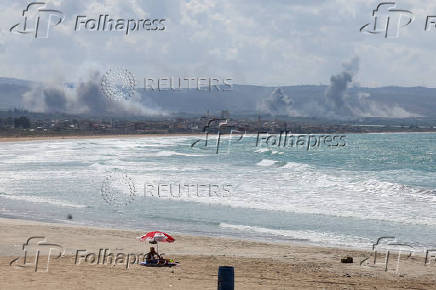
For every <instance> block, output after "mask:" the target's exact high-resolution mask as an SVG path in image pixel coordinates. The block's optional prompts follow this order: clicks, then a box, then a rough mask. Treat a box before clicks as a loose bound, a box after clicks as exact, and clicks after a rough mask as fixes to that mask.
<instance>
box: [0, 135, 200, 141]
mask: <svg viewBox="0 0 436 290" xmlns="http://www.w3.org/2000/svg"><path fill="white" fill-rule="evenodd" d="M202 135H203V134H195V133H187V134H122V135H64V136H62V135H59V136H55V135H53V136H25V137H23V136H20V137H9V136H7V137H5V136H0V143H1V142H23V141H56V140H77V139H123V138H145V137H180V136H182V137H183V136H188V137H189V136H202Z"/></svg>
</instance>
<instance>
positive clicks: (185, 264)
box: [0, 219, 436, 289]
mask: <svg viewBox="0 0 436 290" xmlns="http://www.w3.org/2000/svg"><path fill="white" fill-rule="evenodd" d="M0 232H1V233H2V234H1V237H0V285H1V287H0V288H2V289H25V288H32V289H61V288H63V289H120V288H128V289H151V287H149V286H147V285H155V286H156V287H161V288H171V289H216V287H217V272H218V267H219V266H222V265H227V266H234V267H235V285H236V289H436V286H435V283H436V275H435V273H436V263H434V262H433V263H432V264H429V265H425V263H424V257H423V256H412V257H411V258H408V259H406V258H404V260H403V259H402V260H401V263H400V268H399V271H398V273H396V269H395V268H396V261H397V260H396V258H394V259H392V260H391V262H389V266H388V271H385V269H384V264H383V261H384V258H383V257H382V256H380V257H379V261H382V262H379V263H378V264H376V265H374V264H371V263H363V264H362V265H360V261H361V260H363V259H365V257H368V256H369V255H371V253H369V252H365V251H358V250H346V249H337V248H323V247H314V246H307V245H301V244H292V243H287V244H277V243H261V242H252V241H242V240H231V239H224V238H210V237H197V236H187V235H174V237H175V239H176V242H175V243H173V244H160V248H159V251H160V252H161V253H163V252H164V253H165V254H166V255H165V256H166V257H168V258H174V259H175V260H176V261H178V262H179V265H178V266H176V267H174V268H147V267H143V266H140V265H138V264H136V263H132V264H129V266H128V268H127V266H126V263H127V262H126V261H124V260H123V261H122V260H119V263H115V262H113V263H110V262H112V261H110V260H109V259H108V260H106V263H104V264H103V263H102V262H101V261H100V262H98V261H94V263H92V261H91V260H90V259H88V260H87V259H86V255H87V254H89V253H98V252H99V250H100V249H107V253H114V254H118V253H126V255H127V254H129V253H131V254H132V256H133V255H136V254H138V253H144V252H145V251H146V250H148V246H149V245H145V244H144V243H142V242H139V241H138V240H136V237H138V236H140V235H141V234H143V232H140V231H127V230H118V229H103V228H91V227H82V226H76V225H71V224H50V223H41V222H33V221H24V220H15V219H0ZM32 236H39V237H41V238H42V237H43V238H45V239H46V241H47V242H48V243H53V244H57V245H61V246H62V248H63V250H64V251H65V254H64V256H63V257H60V258H58V259H54V258H53V259H51V260H50V263H49V267H47V261H46V257H45V256H44V253H43V251H41V256H40V258H39V261H40V262H39V268H38V270H37V272H35V267H34V266H33V265H28V266H25V267H20V265H22V264H23V263H22V260H21V259H22V256H23V251H22V246H23V244H24V243H25V242H26V240H27V239H28V238H29V237H32ZM41 247H42V246H41ZM77 250H80V252H79V254H77V253H78V252H77ZM45 255H47V254H45ZM53 255H56V254H53V253H52V256H53ZM96 255H97V254H96ZM28 256H31V255H30V254H28ZM76 256H77V257H76ZM344 256H351V257H353V258H354V263H353V264H342V263H340V259H341V258H342V257H344ZM19 257H21V258H20V259H18V260H17V261H16V262H14V263H12V265H10V262H11V261H13V260H14V259H16V258H19ZM55 258H56V256H55ZM130 260H131V261H132V262H133V259H130ZM44 261H45V264H44Z"/></svg>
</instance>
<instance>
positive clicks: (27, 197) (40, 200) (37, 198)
mask: <svg viewBox="0 0 436 290" xmlns="http://www.w3.org/2000/svg"><path fill="white" fill-rule="evenodd" d="M0 197H3V198H7V199H10V200H21V201H27V202H32V203H47V204H51V205H55V206H60V207H72V208H86V207H88V206H87V205H83V204H76V203H71V202H68V201H63V200H57V199H53V198H50V197H45V196H31V195H12V194H7V193H0Z"/></svg>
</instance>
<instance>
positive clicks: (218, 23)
mask: <svg viewBox="0 0 436 290" xmlns="http://www.w3.org/2000/svg"><path fill="white" fill-rule="evenodd" d="M47 2H48V7H51V8H53V9H58V10H61V11H62V12H63V13H64V14H65V17H66V18H65V22H64V23H62V24H61V25H58V26H56V27H54V28H53V29H52V30H51V31H50V36H49V38H48V39H40V40H35V39H32V37H31V36H30V35H17V34H13V33H9V31H7V30H8V28H9V27H11V26H12V25H13V24H16V23H18V22H20V21H22V16H21V12H22V10H23V9H24V7H25V5H26V3H25V1H14V0H5V1H2V3H0V16H1V17H0V27H4V28H5V32H7V34H8V38H7V41H1V40H0V62H1V63H2V66H1V69H0V75H1V76H8V77H17V78H22V79H29V80H37V81H43V82H45V81H46V80H47V79H51V78H53V75H55V74H57V73H58V67H62V68H63V70H64V72H65V74H67V75H72V76H75V77H76V78H80V77H82V75H81V74H79V73H77V70H79V69H81V68H82V67H88V66H98V69H99V70H100V71H106V70H107V68H108V67H111V66H112V67H113V66H124V67H127V68H128V69H129V70H131V71H132V72H134V73H135V75H137V76H141V77H160V76H176V77H177V76H183V77H189V76H197V77H199V76H221V77H222V76H225V77H231V78H232V79H233V82H234V83H245V84H259V85H268V86H274V87H279V86H284V85H298V84H319V83H320V82H325V76H326V75H328V74H330V72H332V71H336V70H337V69H338V63H339V64H340V63H341V61H342V59H344V58H345V57H347V56H348V55H350V53H351V54H355V55H358V56H359V59H360V66H361V68H360V69H361V70H360V74H359V81H360V82H361V83H362V84H363V85H365V86H367V85H369V86H380V85H406V86H413V85H426V86H434V80H433V75H435V74H436V67H434V66H429V65H428V62H429V60H431V59H432V57H433V49H432V48H433V44H432V40H433V37H432V35H433V34H432V33H434V32H425V31H424V24H425V17H426V15H425V13H428V11H432V10H435V9H436V3H433V4H432V3H429V2H424V1H411V0H407V1H403V2H401V3H398V7H400V8H403V9H410V10H412V11H414V12H416V21H415V22H414V23H412V24H411V25H409V26H407V27H405V28H403V29H402V30H401V36H400V38H399V39H390V40H386V39H384V38H383V37H378V36H380V35H367V34H363V33H360V32H359V28H360V27H361V26H362V25H363V24H366V23H368V22H369V21H371V20H372V16H371V13H372V10H373V9H375V7H376V6H377V4H378V3H379V2H378V1H372V0H369V1H363V0H359V1H344V0H337V1H323V0H317V1H302V0H298V1H282V0H280V1H274V2H271V3H268V5H265V3H264V1H260V0H253V1H247V0H239V1H233V0H221V1H219V2H214V1H209V0H190V1H186V0H162V1H152V0H144V1H140V0H130V1H112V0H93V1H84V0H81V1H59V0H51V1H47ZM105 13H108V14H110V15H111V16H113V17H121V18H132V17H133V18H143V17H158V18H161V17H162V18H166V19H167V22H166V23H167V29H166V30H165V31H163V32H144V31H142V32H141V31H138V32H136V33H132V34H131V35H129V36H126V35H124V34H123V33H116V32H115V33H106V32H86V31H78V32H77V31H74V29H73V28H74V22H75V17H76V16H77V15H86V16H88V17H97V18H98V15H100V14H105ZM423 68H425V69H423ZM406 72H407V73H406ZM71 81H77V79H75V80H71Z"/></svg>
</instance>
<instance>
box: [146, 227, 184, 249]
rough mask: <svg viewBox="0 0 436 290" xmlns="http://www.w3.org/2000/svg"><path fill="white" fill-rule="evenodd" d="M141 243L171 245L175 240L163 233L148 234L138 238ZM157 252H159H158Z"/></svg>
mask: <svg viewBox="0 0 436 290" xmlns="http://www.w3.org/2000/svg"><path fill="white" fill-rule="evenodd" d="M138 239H139V240H140V241H141V242H145V241H147V242H149V243H151V244H157V243H158V242H161V243H173V242H174V241H175V240H176V239H174V238H173V237H172V236H170V235H169V234H167V233H164V232H159V231H155V232H149V233H146V234H145V235H143V236H142V237H139V238H138ZM158 251H159V250H158Z"/></svg>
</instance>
